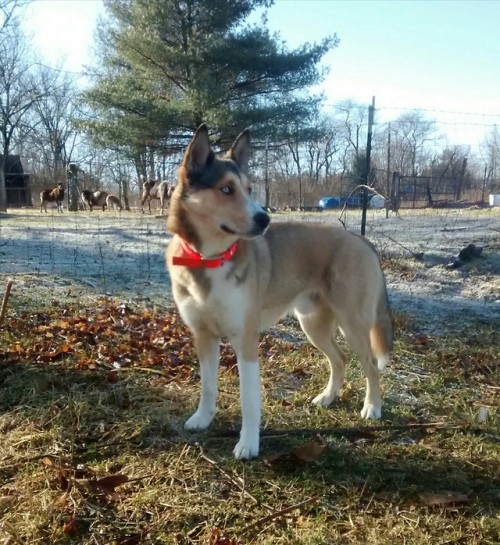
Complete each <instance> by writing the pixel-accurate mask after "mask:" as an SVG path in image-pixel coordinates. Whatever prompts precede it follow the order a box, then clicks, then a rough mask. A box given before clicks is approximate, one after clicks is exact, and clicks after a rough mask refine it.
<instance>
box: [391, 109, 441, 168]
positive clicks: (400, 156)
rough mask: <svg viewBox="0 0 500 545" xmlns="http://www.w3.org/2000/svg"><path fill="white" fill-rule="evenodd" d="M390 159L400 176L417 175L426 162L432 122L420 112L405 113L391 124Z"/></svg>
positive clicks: (432, 129) (431, 133)
mask: <svg viewBox="0 0 500 545" xmlns="http://www.w3.org/2000/svg"><path fill="white" fill-rule="evenodd" d="M391 129H392V136H391V142H392V143H391V157H392V163H393V165H395V169H396V170H397V171H398V172H399V173H400V174H402V175H405V176H415V175H417V174H419V171H421V170H422V169H423V167H424V165H425V163H426V162H427V161H428V159H429V157H428V154H427V148H426V146H427V144H428V143H429V142H430V140H431V139H432V136H433V134H434V131H435V128H434V121H433V120H431V119H427V118H426V117H425V116H424V115H422V114H421V113H420V112H414V113H406V114H403V115H401V116H400V117H399V118H398V119H396V121H393V122H392V123H391Z"/></svg>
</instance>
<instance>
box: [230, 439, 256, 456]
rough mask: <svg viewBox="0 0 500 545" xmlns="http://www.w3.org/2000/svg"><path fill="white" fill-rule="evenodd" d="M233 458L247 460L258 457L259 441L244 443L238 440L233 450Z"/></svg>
mask: <svg viewBox="0 0 500 545" xmlns="http://www.w3.org/2000/svg"><path fill="white" fill-rule="evenodd" d="M233 454H234V457H235V458H236V459H238V460H249V459H250V458H255V457H257V456H258V455H259V440H258V439H257V440H256V441H255V440H254V441H244V440H243V439H240V441H239V442H238V444H237V445H236V446H235V447H234V450H233Z"/></svg>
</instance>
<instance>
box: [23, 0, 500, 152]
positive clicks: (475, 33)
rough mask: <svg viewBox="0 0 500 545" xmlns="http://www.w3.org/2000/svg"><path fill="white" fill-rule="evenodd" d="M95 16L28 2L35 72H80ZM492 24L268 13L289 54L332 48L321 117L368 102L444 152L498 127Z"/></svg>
mask: <svg viewBox="0 0 500 545" xmlns="http://www.w3.org/2000/svg"><path fill="white" fill-rule="evenodd" d="M103 13H104V9H103V6H102V2H101V1H100V0H35V1H34V2H33V3H32V4H31V5H30V6H28V7H27V8H26V11H25V15H24V26H25V29H26V31H27V32H28V33H30V34H31V35H32V37H33V41H34V44H35V47H36V50H37V53H38V55H39V56H40V57H41V59H42V60H43V62H46V63H47V64H49V65H56V64H57V65H59V66H62V67H63V68H64V69H66V70H69V71H75V72H80V71H81V70H82V67H83V66H84V65H85V64H87V65H88V64H91V63H92V62H93V60H94V57H93V55H92V47H93V32H94V29H95V24H96V19H97V17H98V15H100V14H103ZM499 24H500V0H415V1H414V0H389V1H381V0H367V1H365V0H346V1H345V0H276V1H275V4H274V6H272V7H271V8H270V9H269V10H268V26H269V28H270V30H271V31H272V32H278V33H279V34H280V37H281V38H282V39H283V40H284V41H285V42H286V44H287V45H288V46H289V47H290V48H294V47H297V46H299V45H300V44H302V43H304V42H309V43H313V42H318V41H320V40H321V39H322V38H324V37H326V36H328V35H332V34H336V35H337V37H338V38H339V40H340V43H339V45H338V47H337V48H335V49H334V50H332V51H331V52H330V53H328V54H327V55H326V57H325V58H324V61H323V64H324V65H325V67H327V68H328V70H329V74H328V75H327V77H326V79H325V81H324V83H323V84H322V85H321V88H320V89H319V90H320V91H322V92H324V94H325V97H326V105H327V106H326V107H327V108H328V107H329V106H330V105H333V104H335V103H336V102H339V101H341V100H344V99H353V100H354V101H356V102H358V103H360V104H366V105H367V107H368V105H369V104H371V102H372V97H375V108H376V111H375V122H376V123H378V124H383V123H386V122H389V121H391V120H395V119H397V117H398V116H399V115H401V114H402V113H405V112H407V111H412V110H414V109H415V110H424V112H423V113H424V115H426V116H427V117H428V118H430V119H436V120H437V121H438V126H437V127H438V131H440V133H443V134H444V135H445V137H446V139H447V142H448V144H450V145H455V144H458V145H470V146H471V147H472V148H473V149H474V150H476V151H477V148H478V146H479V144H480V143H481V142H482V140H483V137H484V135H485V133H486V132H489V131H491V130H492V128H493V126H494V125H495V124H500V39H499V37H498V29H499ZM440 143H441V141H440Z"/></svg>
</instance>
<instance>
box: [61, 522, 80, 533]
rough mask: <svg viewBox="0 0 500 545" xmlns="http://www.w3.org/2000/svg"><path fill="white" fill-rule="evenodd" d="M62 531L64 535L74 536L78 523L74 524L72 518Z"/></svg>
mask: <svg viewBox="0 0 500 545" xmlns="http://www.w3.org/2000/svg"><path fill="white" fill-rule="evenodd" d="M63 531H64V533H65V534H69V535H74V534H76V533H77V532H78V523H77V522H76V519H75V518H72V519H71V520H70V521H69V522H67V523H66V524H65V525H64V527H63Z"/></svg>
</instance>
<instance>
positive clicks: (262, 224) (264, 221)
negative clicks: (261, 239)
mask: <svg viewBox="0 0 500 545" xmlns="http://www.w3.org/2000/svg"><path fill="white" fill-rule="evenodd" d="M253 221H254V223H255V225H256V226H257V227H258V229H259V230H260V231H265V229H266V228H267V226H268V225H269V222H270V221H271V218H270V217H269V216H268V215H267V214H266V213H265V212H257V214H255V216H254V217H253Z"/></svg>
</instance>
